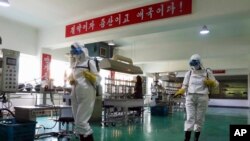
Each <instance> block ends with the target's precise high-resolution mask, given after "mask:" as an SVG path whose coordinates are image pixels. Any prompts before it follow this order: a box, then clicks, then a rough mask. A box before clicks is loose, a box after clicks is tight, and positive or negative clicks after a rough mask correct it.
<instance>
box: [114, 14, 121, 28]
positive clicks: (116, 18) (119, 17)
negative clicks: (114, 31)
mask: <svg viewBox="0 0 250 141" xmlns="http://www.w3.org/2000/svg"><path fill="white" fill-rule="evenodd" d="M115 22H118V24H119V25H120V24H121V14H119V15H118V16H117V17H115Z"/></svg>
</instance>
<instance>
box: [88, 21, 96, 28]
mask: <svg viewBox="0 0 250 141" xmlns="http://www.w3.org/2000/svg"><path fill="white" fill-rule="evenodd" d="M94 28H95V23H94V20H92V21H91V22H90V23H89V29H91V30H94Z"/></svg>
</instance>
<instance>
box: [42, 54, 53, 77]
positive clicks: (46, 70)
mask: <svg viewBox="0 0 250 141" xmlns="http://www.w3.org/2000/svg"><path fill="white" fill-rule="evenodd" d="M50 63H51V55H49V54H42V76H41V77H42V80H49V78H50Z"/></svg>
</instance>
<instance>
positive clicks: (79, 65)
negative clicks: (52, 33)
mask: <svg viewBox="0 0 250 141" xmlns="http://www.w3.org/2000/svg"><path fill="white" fill-rule="evenodd" d="M70 54H71V61H70V66H71V68H72V73H71V75H70V76H69V83H70V84H71V86H72V92H71V101H72V110H73V116H74V120H75V129H74V131H75V133H76V134H78V135H79V136H80V140H81V141H93V135H92V133H93V131H92V129H91V127H90V125H89V123H88V121H89V119H90V117H91V115H92V113H93V109H94V104H95V98H96V90H95V86H96V85H98V84H99V83H100V81H101V77H100V75H99V74H98V71H97V68H96V65H95V62H94V60H90V58H89V56H88V50H87V48H85V47H83V46H81V45H79V44H78V43H74V44H73V45H71V52H70Z"/></svg>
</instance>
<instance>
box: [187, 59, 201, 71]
mask: <svg viewBox="0 0 250 141" xmlns="http://www.w3.org/2000/svg"><path fill="white" fill-rule="evenodd" d="M189 65H190V66H191V69H193V70H199V69H200V68H201V67H200V61H199V60H191V61H190V62H189Z"/></svg>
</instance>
